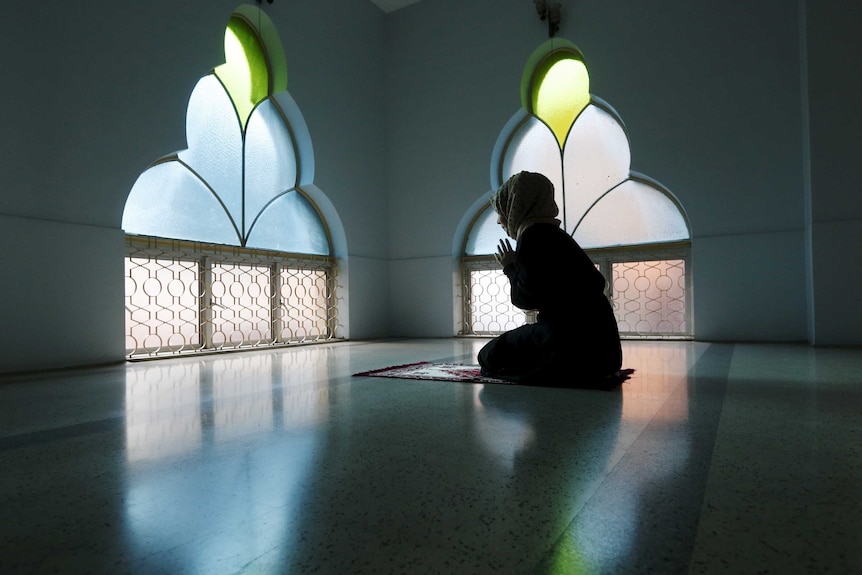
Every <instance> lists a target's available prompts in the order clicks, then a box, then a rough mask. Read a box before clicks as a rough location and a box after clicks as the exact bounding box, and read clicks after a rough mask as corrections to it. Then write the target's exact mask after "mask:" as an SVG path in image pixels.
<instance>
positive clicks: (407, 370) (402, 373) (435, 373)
mask: <svg viewBox="0 0 862 575" xmlns="http://www.w3.org/2000/svg"><path fill="white" fill-rule="evenodd" d="M479 369H480V368H479V366H478V365H464V364H462V363H432V362H430V361H420V362H418V363H408V364H406V365H395V366H392V367H385V368H383V369H375V370H372V371H365V372H362V373H354V374H353V375H354V376H365V377H394V378H397V379H424V380H431V381H460V382H463V383H505V384H509V385H511V384H512V382H511V381H505V380H502V379H494V378H493V377H483V376H482V375H481V374H480V373H479Z"/></svg>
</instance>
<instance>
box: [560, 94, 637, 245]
mask: <svg viewBox="0 0 862 575" xmlns="http://www.w3.org/2000/svg"><path fill="white" fill-rule="evenodd" d="M563 163H564V166H565V167H564V170H565V174H566V219H565V222H566V226H565V229H566V231H568V232H569V233H571V231H572V229H573V228H574V226H576V225H577V224H578V220H580V219H581V217H582V216H583V215H584V213H585V212H586V211H587V210H588V209H589V207H590V205H592V203H593V202H595V201H596V200H597V199H598V198H599V197H601V195H602V194H604V193H605V192H607V191H608V190H610V189H611V188H613V187H614V186H616V185H617V184H619V183H620V182H622V181H625V180H626V179H627V178H628V177H629V167H630V165H631V152H630V150H629V142H628V138H627V137H626V133H625V131H624V130H623V127H622V126H620V124H619V122H617V120H616V118H614V117H613V116H612V115H610V114H608V113H607V112H605V111H604V110H602V109H601V108H599V107H598V106H595V105H590V106H588V107H587V109H585V110H584V112H583V113H582V114H581V115H580V117H579V118H578V121H577V122H575V125H574V127H573V128H572V133H571V134H570V135H569V139H568V141H567V142H566V148H565V150H564V151H563Z"/></svg>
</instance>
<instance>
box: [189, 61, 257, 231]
mask: <svg viewBox="0 0 862 575" xmlns="http://www.w3.org/2000/svg"><path fill="white" fill-rule="evenodd" d="M186 138H187V140H188V146H189V148H188V149H187V150H184V151H182V152H180V153H179V154H178V155H179V157H180V159H181V160H182V161H184V162H185V163H187V164H188V165H189V166H190V167H191V168H192V169H193V170H194V171H195V172H197V173H198V174H200V176H201V177H202V178H203V179H204V181H206V182H207V183H208V184H209V185H210V187H212V189H213V190H215V192H216V193H217V194H218V196H219V197H220V198H221V200H222V202H224V204H225V205H226V206H227V209H228V211H229V212H230V214H231V216H232V217H233V218H234V220H235V221H236V222H237V223H240V224H241V222H242V132H241V130H240V125H239V120H238V119H237V115H236V110H235V109H234V107H233V103H232V102H231V100H230V98H229V97H228V95H227V92H225V90H224V88H223V87H222V85H221V82H219V81H218V80H217V79H216V77H215V76H214V75H212V74H209V75H208V76H204V77H203V78H201V80H200V81H199V82H198V83H197V86H195V89H194V91H192V95H191V97H190V98H189V107H188V111H187V113H186Z"/></svg>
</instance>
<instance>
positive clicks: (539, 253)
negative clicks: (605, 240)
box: [478, 172, 625, 388]
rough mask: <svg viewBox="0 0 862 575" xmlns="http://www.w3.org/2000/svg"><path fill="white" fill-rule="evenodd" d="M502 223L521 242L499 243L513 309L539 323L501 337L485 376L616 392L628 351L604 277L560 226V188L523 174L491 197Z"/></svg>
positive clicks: (485, 358)
mask: <svg viewBox="0 0 862 575" xmlns="http://www.w3.org/2000/svg"><path fill="white" fill-rule="evenodd" d="M491 203H492V204H493V206H494V208H495V210H496V211H497V216H498V220H497V221H498V223H499V224H500V225H501V226H502V227H503V229H504V230H506V234H507V235H508V236H509V237H510V238H512V239H514V240H516V241H517V247H516V249H514V250H513V249H512V245H511V243H510V242H509V240H508V239H504V240H500V244H499V246H498V248H497V253H496V258H497V261H498V262H499V263H500V265H501V266H503V272H504V273H505V274H506V276H507V277H508V278H509V283H510V286H511V294H512V303H513V304H514V305H515V306H516V307H518V308H520V309H523V310H536V311H538V318H537V322H536V323H533V324H527V325H523V326H521V327H519V328H516V329H513V330H511V331H508V332H506V333H504V334H502V335H500V336H499V337H496V338H494V339H493V340H491V341H490V342H489V343H488V344H486V345H485V346H484V347H483V348H482V350H481V351H480V352H479V358H478V359H479V365H480V366H481V367H482V374H483V375H485V376H488V377H494V378H498V379H505V380H508V381H512V382H515V383H520V384H526V385H542V386H553V387H585V388H611V387H615V386H616V385H619V383H620V382H621V381H622V380H624V379H625V377H620V373H619V370H620V367H621V365H622V350H621V348H620V336H619V331H618V330H617V322H616V318H615V317H614V313H613V309H612V308H611V304H610V302H609V301H608V298H607V297H606V295H605V293H604V290H605V278H604V276H603V275H602V274H601V272H599V271H598V270H597V269H596V266H595V265H594V264H593V262H592V260H590V258H589V256H587V254H586V253H584V251H583V250H582V249H581V247H580V246H579V245H578V244H577V242H576V241H575V240H574V239H573V238H572V237H571V236H570V235H569V234H567V233H566V232H565V231H563V230H562V229H561V228H560V221H559V220H558V219H557V214H559V209H558V207H557V204H556V202H555V201H554V185H553V184H552V183H551V181H550V180H548V178H546V177H545V176H543V175H542V174H537V173H533V172H521V173H519V174H515V175H514V176H512V177H511V178H509V180H508V181H507V182H506V183H505V184H503V185H502V186H500V189H499V190H498V191H497V193H496V194H494V196H493V197H492V198H491Z"/></svg>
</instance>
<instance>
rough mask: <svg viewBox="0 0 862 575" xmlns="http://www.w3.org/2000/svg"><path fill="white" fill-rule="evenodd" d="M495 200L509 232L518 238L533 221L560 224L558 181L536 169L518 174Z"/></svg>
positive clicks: (498, 192) (501, 190) (496, 195)
mask: <svg viewBox="0 0 862 575" xmlns="http://www.w3.org/2000/svg"><path fill="white" fill-rule="evenodd" d="M491 204H492V205H493V206H494V209H495V210H497V214H498V215H499V216H500V217H501V219H502V220H503V222H502V223H503V224H504V227H505V229H506V233H507V234H509V237H511V238H512V239H515V240H517V239H518V238H519V237H520V235H521V234H522V233H524V230H525V229H527V227H529V226H530V225H531V224H536V223H548V224H555V225H557V226H559V225H560V220H558V219H556V216H557V214H559V213H560V210H559V208H558V207H557V203H556V202H555V201H554V184H552V183H551V180H549V179H548V178H546V177H545V176H543V175H542V174H537V173H535V172H521V173H520V174H515V175H514V176H512V177H511V178H509V179H508V181H507V182H506V183H505V184H503V185H502V186H500V189H498V190H497V193H496V194H494V195H493V196H492V197H491Z"/></svg>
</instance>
